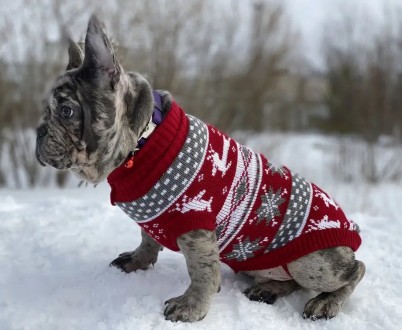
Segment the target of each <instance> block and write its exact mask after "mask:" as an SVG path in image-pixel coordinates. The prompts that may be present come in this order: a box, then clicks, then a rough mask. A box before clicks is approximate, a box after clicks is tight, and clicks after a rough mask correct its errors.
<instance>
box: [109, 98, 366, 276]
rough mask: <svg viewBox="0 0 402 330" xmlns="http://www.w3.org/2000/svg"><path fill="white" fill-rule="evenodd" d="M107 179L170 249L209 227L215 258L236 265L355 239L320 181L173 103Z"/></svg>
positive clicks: (267, 262) (257, 265) (273, 263)
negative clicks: (274, 162)
mask: <svg viewBox="0 0 402 330" xmlns="http://www.w3.org/2000/svg"><path fill="white" fill-rule="evenodd" d="M108 181H109V184H110V186H111V188H112V191H111V202H112V204H117V205H118V206H119V207H121V208H122V209H123V211H124V212H126V213H127V214H128V215H129V216H130V217H131V218H132V219H133V220H134V221H136V222H137V223H138V224H139V225H140V226H141V227H142V228H143V229H144V230H145V231H146V232H147V233H148V234H149V235H150V236H151V237H153V238H154V239H155V240H156V241H158V242H159V243H160V244H161V245H163V246H165V247H167V248H169V249H171V250H174V251H178V250H179V248H178V246H177V242H176V241H177V238H178V237H179V236H181V235H183V234H185V233H187V232H189V231H191V230H195V229H206V230H215V231H216V234H217V238H218V245H219V251H220V258H221V261H222V262H224V263H226V264H228V265H229V266H230V267H231V268H232V269H233V270H235V271H244V270H261V269H268V268H273V267H277V266H281V265H285V264H287V263H289V262H291V261H293V260H295V259H297V258H300V257H302V256H304V255H306V254H308V253H311V252H313V251H317V250H320V249H325V248H330V247H335V246H348V247H350V248H352V249H353V250H354V251H356V250H357V248H358V247H359V246H360V244H361V239H360V236H359V234H358V228H357V226H356V224H355V223H354V222H353V221H351V220H349V219H347V218H346V216H345V214H344V213H343V211H342V210H341V209H340V207H339V206H338V204H337V203H336V202H335V201H334V200H333V199H331V198H330V197H329V196H328V195H327V194H326V193H325V192H324V191H322V190H321V189H320V188H319V187H317V186H316V185H314V184H312V183H310V182H307V181H306V180H305V179H303V178H302V177H300V176H298V175H294V174H292V173H291V172H290V171H289V170H288V169H287V168H285V167H275V166H273V165H272V164H271V163H270V162H269V161H268V160H267V159H266V158H265V157H264V156H263V155H260V154H257V153H254V152H253V151H251V150H250V149H248V148H247V147H245V146H242V145H240V144H238V143H237V142H236V141H234V140H233V139H231V138H229V137H228V136H226V135H225V134H223V133H222V132H220V131H219V130H217V129H216V128H214V127H212V126H209V125H206V124H204V123H203V122H201V121H200V120H198V119H196V118H194V117H192V116H187V115H185V113H184V112H183V110H182V109H181V108H180V107H179V106H178V105H177V104H176V103H175V102H173V104H172V107H171V109H170V111H169V113H168V114H167V116H166V118H165V119H164V121H163V123H162V124H161V125H160V126H159V127H158V128H157V129H156V130H155V131H154V133H153V134H152V135H151V137H150V138H149V140H148V142H147V143H146V144H145V145H144V147H143V148H142V149H141V150H140V151H139V152H138V154H136V156H135V159H134V166H133V167H132V168H129V169H128V168H125V167H124V166H121V167H119V168H118V169H116V170H115V171H114V172H113V173H111V174H110V175H109V177H108Z"/></svg>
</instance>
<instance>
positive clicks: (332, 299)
mask: <svg viewBox="0 0 402 330" xmlns="http://www.w3.org/2000/svg"><path fill="white" fill-rule="evenodd" d="M341 307H342V306H341V302H340V301H339V300H338V299H336V296H334V295H331V293H321V294H319V295H318V296H317V297H315V298H313V299H311V300H310V301H309V302H308V303H307V304H306V307H304V312H303V318H305V319H310V320H313V321H315V320H318V319H323V318H325V319H331V318H333V317H335V316H336V315H337V314H338V313H339V311H340V309H341Z"/></svg>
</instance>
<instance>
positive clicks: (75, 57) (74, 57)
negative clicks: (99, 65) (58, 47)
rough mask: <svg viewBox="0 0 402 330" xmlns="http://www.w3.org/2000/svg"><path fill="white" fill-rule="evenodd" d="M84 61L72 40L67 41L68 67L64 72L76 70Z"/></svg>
mask: <svg viewBox="0 0 402 330" xmlns="http://www.w3.org/2000/svg"><path fill="white" fill-rule="evenodd" d="M83 61H84V54H83V52H82V50H81V47H80V46H78V44H77V43H75V42H74V41H73V40H71V39H69V47H68V65H67V68H66V70H71V69H77V68H79V67H80V66H81V64H82V62H83Z"/></svg>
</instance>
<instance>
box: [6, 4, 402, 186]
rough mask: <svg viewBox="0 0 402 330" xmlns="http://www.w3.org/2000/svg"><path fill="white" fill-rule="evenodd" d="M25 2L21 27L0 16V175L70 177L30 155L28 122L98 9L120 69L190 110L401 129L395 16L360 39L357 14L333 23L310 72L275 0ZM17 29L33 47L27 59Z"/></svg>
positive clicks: (325, 126) (330, 128) (400, 44)
mask: <svg viewBox="0 0 402 330" xmlns="http://www.w3.org/2000/svg"><path fill="white" fill-rule="evenodd" d="M21 3H22V4H23V6H24V7H25V8H28V9H26V10H25V11H24V13H25V19H21V20H20V21H21V22H20V24H19V27H18V28H17V27H16V24H15V18H14V17H12V16H9V17H4V20H3V22H2V24H1V25H0V31H1V32H0V54H2V57H1V58H0V72H1V73H2V74H1V76H0V185H2V184H3V185H4V184H8V185H10V182H12V183H13V185H14V186H16V187H18V186H26V185H29V186H35V185H46V184H49V183H54V184H57V185H63V184H65V182H66V175H65V174H64V173H63V172H55V173H54V177H51V176H49V175H46V174H44V172H42V169H41V168H40V167H39V166H38V164H37V163H36V160H35V157H34V140H35V132H34V130H33V129H34V128H35V127H36V125H37V123H38V121H39V117H40V114H41V101H42V98H43V96H44V92H45V91H46V89H47V87H48V86H49V83H51V82H52V81H53V80H54V78H55V77H56V76H58V75H59V74H60V73H61V72H62V71H63V70H64V68H65V66H66V63H67V46H66V42H65V40H66V37H67V36H68V35H72V36H74V38H75V39H77V40H78V39H82V38H83V37H84V35H85V26H86V22H87V19H88V16H89V14H90V13H92V12H94V11H96V12H97V13H98V14H99V16H100V17H101V18H103V20H104V21H105V24H106V27H107V30H108V31H109V33H110V35H111V36H112V39H113V40H114V43H115V45H116V47H117V51H118V56H119V58H120V60H121V62H122V64H123V67H125V68H126V70H134V71H138V72H140V73H142V74H144V75H145V76H146V77H147V79H148V80H149V81H150V82H151V84H152V85H153V87H154V88H156V89H166V90H169V91H171V92H172V94H173V95H174V97H175V98H176V99H177V100H178V101H179V102H180V103H181V105H182V106H183V108H184V109H186V111H187V112H189V113H192V114H194V115H196V116H198V117H200V118H201V119H203V120H205V121H207V122H210V123H213V124H214V125H216V126H218V127H219V128H221V129H224V130H226V131H233V130H252V131H262V130H280V131H307V130H315V131H322V132H325V133H327V132H328V133H341V134H354V135H356V136H359V137H361V138H362V139H365V140H367V141H376V140H377V139H378V138H379V137H380V136H383V135H386V136H390V137H392V138H394V139H396V140H400V139H401V128H402V111H401V107H402V102H401V97H402V96H401V95H402V85H401V84H402V76H401V73H402V69H401V65H402V33H401V32H402V24H400V25H399V26H398V27H397V28H398V29H399V30H398V31H397V32H395V31H394V29H395V26H393V27H392V28H391V27H390V25H389V26H388V28H384V31H382V32H381V34H379V35H378V36H377V37H376V38H373V40H370V41H368V42H367V43H365V44H364V45H361V44H360V43H359V42H358V41H353V42H352V41H350V40H349V39H350V38H349V36H350V29H353V22H351V21H346V20H345V21H344V22H341V23H339V24H338V29H329V31H332V33H333V34H336V35H326V36H325V38H324V40H323V45H322V46H323V47H322V48H323V53H324V57H325V62H326V68H325V69H324V70H321V71H320V72H317V71H316V70H313V69H311V66H310V65H309V63H308V61H307V60H306V58H305V57H304V54H303V45H302V44H301V43H300V42H299V39H300V38H299V35H298V33H297V31H295V29H294V28H292V24H291V23H292V22H291V21H290V18H289V17H288V15H287V13H286V8H284V6H283V5H281V4H280V2H273V1H268V0H267V1H264V0H254V1H252V0H250V1H249V0H247V1H213V0H193V1H186V0H170V1H166V0H153V1H147V0H141V1H135V2H133V1H130V0H120V1H112V0H111V1H105V2H104V3H103V4H102V7H99V4H98V3H97V2H96V1H95V0H88V1H86V2H84V1H81V2H78V1H70V2H67V1H61V0H53V1H51V0H48V1H46V0H43V1H41V0H30V1H28V0H21ZM49 31H50V32H51V33H50V32H49ZM340 31H341V32H340ZM342 31H343V32H342ZM77 32H79V33H80V34H79V35H77ZM342 33H343V34H342ZM17 35H18V40H19V43H20V44H21V42H22V43H23V44H24V49H26V50H28V51H27V52H26V54H25V55H24V56H23V59H22V60H21V59H19V60H16V59H18V58H19V52H21V48H20V47H17V45H16V44H15V43H13V39H14V38H16V37H17ZM336 40H344V41H347V42H349V43H348V44H346V46H345V44H339V43H337V42H336ZM13 52H14V53H15V54H13ZM3 55H4V56H3ZM5 55H7V56H5ZM46 171H47V172H46V173H47V174H48V173H49V172H48V171H49V169H46Z"/></svg>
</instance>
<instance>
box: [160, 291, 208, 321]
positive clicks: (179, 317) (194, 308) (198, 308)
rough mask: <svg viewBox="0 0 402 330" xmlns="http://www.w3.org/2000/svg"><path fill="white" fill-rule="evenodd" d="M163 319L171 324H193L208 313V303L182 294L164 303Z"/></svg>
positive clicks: (193, 296)
mask: <svg viewBox="0 0 402 330" xmlns="http://www.w3.org/2000/svg"><path fill="white" fill-rule="evenodd" d="M165 305H167V306H166V308H165V312H164V315H165V319H166V320H170V321H173V322H177V321H181V322H195V321H200V320H202V319H203V318H204V317H205V315H207V313H208V309H209V303H207V302H205V300H203V299H200V297H196V296H195V295H188V294H183V295H182V296H179V297H176V298H172V299H169V300H168V301H166V302H165Z"/></svg>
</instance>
